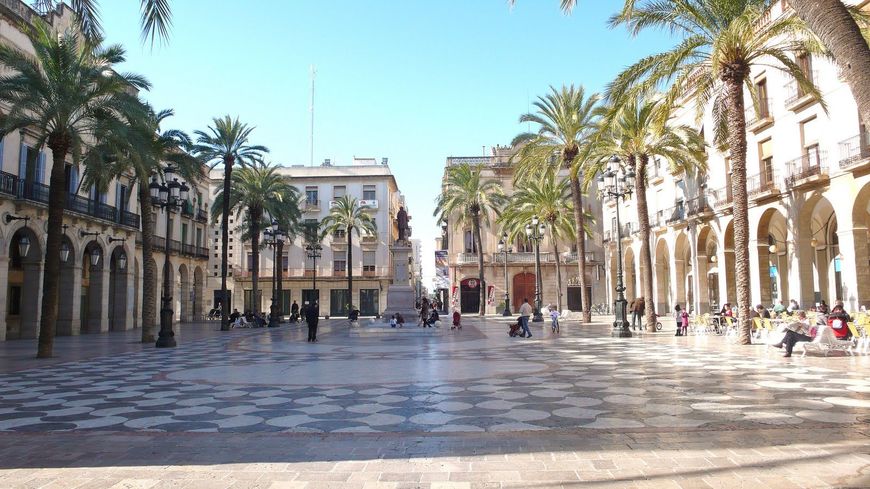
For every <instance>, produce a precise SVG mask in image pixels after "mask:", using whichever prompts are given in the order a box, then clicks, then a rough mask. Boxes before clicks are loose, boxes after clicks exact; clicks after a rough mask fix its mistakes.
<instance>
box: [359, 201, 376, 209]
mask: <svg viewBox="0 0 870 489" xmlns="http://www.w3.org/2000/svg"><path fill="white" fill-rule="evenodd" d="M359 206H360V207H361V208H363V209H370V210H377V209H378V200H377V199H363V200H360V201H359Z"/></svg>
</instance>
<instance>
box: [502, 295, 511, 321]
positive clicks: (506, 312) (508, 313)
mask: <svg viewBox="0 0 870 489" xmlns="http://www.w3.org/2000/svg"><path fill="white" fill-rule="evenodd" d="M501 315H502V316H505V317H507V316H511V315H512V314H511V301H510V299H508V298H507V297H505V298H504V311H502V312H501Z"/></svg>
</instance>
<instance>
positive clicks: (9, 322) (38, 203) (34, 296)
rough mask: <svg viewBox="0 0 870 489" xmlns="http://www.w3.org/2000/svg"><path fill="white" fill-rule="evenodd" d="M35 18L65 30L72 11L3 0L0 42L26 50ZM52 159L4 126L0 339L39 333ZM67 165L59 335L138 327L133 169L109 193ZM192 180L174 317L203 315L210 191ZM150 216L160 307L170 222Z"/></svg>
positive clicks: (178, 230)
mask: <svg viewBox="0 0 870 489" xmlns="http://www.w3.org/2000/svg"><path fill="white" fill-rule="evenodd" d="M34 18H42V19H44V20H46V21H47V22H48V24H49V25H50V26H51V27H52V28H55V29H58V30H62V29H66V28H67V27H69V26H70V25H72V20H73V19H72V12H71V11H70V10H69V8H68V7H66V6H65V5H63V4H60V5H59V6H58V7H57V9H56V10H53V11H50V12H47V13H45V15H42V16H40V14H39V13H37V12H36V11H35V10H33V9H31V8H30V7H29V6H28V5H26V4H25V3H24V2H20V1H17V0H8V1H3V2H0V43H4V44H12V45H14V46H15V47H16V48H18V49H21V50H23V51H25V52H31V53H32V52H33V48H32V46H31V44H30V41H29V40H28V38H27V37H26V36H25V35H24V34H23V33H22V32H21V31H20V29H19V26H20V25H21V23H22V22H30V21H32V19H34ZM5 110H7V107H0V112H3V111H5ZM51 168H52V158H51V154H50V151H49V150H48V149H47V148H44V147H43V148H39V147H36V138H35V135H34V134H33V133H32V132H30V131H27V130H24V131H21V132H18V133H12V134H7V135H6V137H4V138H2V140H0V284H2V285H0V305H2V308H3V309H2V312H0V340H5V339H19V338H21V339H24V338H35V337H36V336H37V334H38V328H39V319H40V313H41V302H42V279H43V273H42V272H43V262H44V250H45V244H46V243H45V240H46V231H47V230H46V224H47V217H48V209H47V203H48V190H49V187H48V180H49V175H50V173H51ZM66 172H67V182H68V188H67V189H66V190H67V192H68V198H67V203H66V211H65V216H64V225H65V226H66V228H65V234H66V236H65V238H64V244H63V246H64V248H63V250H62V252H61V259H62V263H61V272H60V273H61V277H60V288H61V294H60V300H59V303H58V323H57V334H58V335H61V336H62V335H77V334H84V333H100V332H105V331H121V330H127V329H131V328H138V327H141V313H140V311H141V310H142V307H141V306H142V251H141V233H140V221H141V219H140V215H141V212H142V209H140V207H139V202H138V187H137V186H136V185H135V183H134V182H133V181H132V175H124V176H122V177H121V178H118V179H116V180H115V181H113V182H112V183H111V184H110V185H109V187H108V191H107V192H105V193H101V192H98V191H97V190H96V189H94V188H90V189H88V188H82V185H81V169H80V168H77V167H75V166H74V165H73V164H72V158H71V157H70V160H69V161H67V163H66ZM192 187H193V188H192V190H191V200H190V201H189V202H187V203H186V205H185V207H184V209H183V210H182V211H181V212H180V213H178V214H174V215H173V217H172V222H171V224H172V229H173V231H172V232H173V234H172V236H171V239H170V241H169V245H170V259H171V270H170V273H171V274H172V275H171V280H172V287H173V291H172V297H173V300H174V306H173V309H174V311H175V319H176V320H192V319H194V318H197V317H199V316H201V312H202V304H203V302H202V291H203V290H204V289H205V282H206V279H207V277H206V274H205V269H206V266H207V260H208V256H207V250H206V248H205V244H204V243H205V239H206V236H205V232H206V221H207V210H206V209H208V207H209V205H210V203H209V193H208V191H207V188H206V187H205V186H203V183H200V184H199V186H197V185H193V186H192ZM156 216H157V217H158V219H157V220H156V232H155V235H156V236H155V256H154V259H155V260H156V264H157V265H158V266H157V271H158V282H157V284H158V291H157V294H156V301H157V307H158V310H159V304H160V302H159V301H160V290H161V286H162V279H163V263H164V255H163V249H164V248H163V246H164V245H165V243H166V241H165V234H166V231H165V230H166V221H165V217H163V216H165V213H163V212H160V213H157V214H156ZM20 218H26V219H20ZM25 243H28V244H29V245H28V246H25ZM22 252H25V253H23V254H22Z"/></svg>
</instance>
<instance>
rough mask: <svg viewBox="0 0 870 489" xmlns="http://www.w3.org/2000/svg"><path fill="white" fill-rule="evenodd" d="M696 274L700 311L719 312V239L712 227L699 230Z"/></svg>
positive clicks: (702, 227) (706, 226)
mask: <svg viewBox="0 0 870 489" xmlns="http://www.w3.org/2000/svg"><path fill="white" fill-rule="evenodd" d="M695 249H696V251H695V253H696V257H697V259H696V260H695V266H696V267H697V270H695V274H696V275H697V278H698V291H697V293H696V298H695V301H696V302H697V303H698V308H699V309H698V311H699V312H706V311H717V310H718V309H719V301H720V297H719V273H720V268H719V254H720V253H719V252H720V249H721V248H720V246H719V237H718V235H717V234H716V230H715V229H714V228H712V227H711V226H708V225H704V226H701V227H699V228H698V242H697V245H696V248H695Z"/></svg>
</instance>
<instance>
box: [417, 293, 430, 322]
mask: <svg viewBox="0 0 870 489" xmlns="http://www.w3.org/2000/svg"><path fill="white" fill-rule="evenodd" d="M417 326H420V327H423V328H426V327H429V300H428V299H423V301H422V302H421V303H420V322H419V323H418V324H417Z"/></svg>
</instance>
